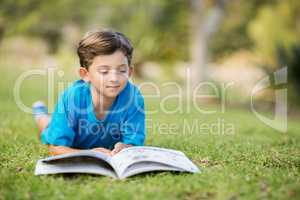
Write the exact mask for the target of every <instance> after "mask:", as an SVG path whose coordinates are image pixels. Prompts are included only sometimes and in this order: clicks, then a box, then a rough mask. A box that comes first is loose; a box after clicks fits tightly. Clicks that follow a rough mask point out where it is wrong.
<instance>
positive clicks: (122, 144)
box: [110, 142, 132, 156]
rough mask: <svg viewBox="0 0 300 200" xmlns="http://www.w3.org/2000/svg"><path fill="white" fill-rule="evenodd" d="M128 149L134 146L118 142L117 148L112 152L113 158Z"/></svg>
mask: <svg viewBox="0 0 300 200" xmlns="http://www.w3.org/2000/svg"><path fill="white" fill-rule="evenodd" d="M127 147H132V145H130V144H124V143H122V142H118V143H116V144H115V148H114V149H113V150H112V151H111V153H110V154H111V156H113V155H115V154H117V153H118V152H120V151H121V150H122V149H124V148H127Z"/></svg>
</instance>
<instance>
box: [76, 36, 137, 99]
mask: <svg viewBox="0 0 300 200" xmlns="http://www.w3.org/2000/svg"><path fill="white" fill-rule="evenodd" d="M132 53H133V47H132V45H131V43H130V41H129V39H128V38H127V37H126V36H125V35H124V34H122V33H120V32H116V31H112V30H101V31H95V32H92V33H88V34H86V35H85V36H84V37H83V38H82V39H81V41H80V42H79V45H78V48H77V54H78V56H79V60H80V65H81V67H80V69H79V74H80V76H81V78H82V79H84V80H85V81H89V82H90V83H91V85H92V86H93V88H94V89H95V90H96V91H97V92H98V93H99V94H100V95H103V96H106V97H116V96H117V95H118V94H119V93H120V92H121V91H122V90H123V89H124V87H125V85H126V83H127V80H128V78H129V77H130V76H131V74H132V67H131V59H132Z"/></svg>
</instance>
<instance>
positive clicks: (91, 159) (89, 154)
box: [35, 150, 116, 177]
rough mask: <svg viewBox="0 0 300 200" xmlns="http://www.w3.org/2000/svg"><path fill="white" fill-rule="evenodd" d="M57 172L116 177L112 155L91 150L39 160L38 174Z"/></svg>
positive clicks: (36, 172) (36, 170)
mask: <svg viewBox="0 0 300 200" xmlns="http://www.w3.org/2000/svg"><path fill="white" fill-rule="evenodd" d="M57 173H91V174H101V175H108V176H111V177H116V173H115V171H114V169H113V167H112V166H111V157H110V156H107V155H105V154H103V153H101V152H96V151H91V150H86V151H84V150H83V151H78V152H73V153H68V154H62V155H58V156H50V157H48V158H45V159H41V160H39V161H38V162H37V165H36V169H35V174H36V175H45V174H57Z"/></svg>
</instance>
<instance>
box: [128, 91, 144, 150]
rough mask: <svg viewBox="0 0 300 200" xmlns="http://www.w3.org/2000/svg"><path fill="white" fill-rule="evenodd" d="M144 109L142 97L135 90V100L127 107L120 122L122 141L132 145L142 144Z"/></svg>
mask: <svg viewBox="0 0 300 200" xmlns="http://www.w3.org/2000/svg"><path fill="white" fill-rule="evenodd" d="M145 132H146V129H145V110H144V98H143V96H142V95H141V94H140V92H137V94H136V98H135V101H134V102H133V104H132V105H131V106H130V107H129V108H128V112H127V115H126V118H125V120H124V122H123V124H122V142H123V143H124V144H131V145H134V146H142V145H144V141H145V134H146V133H145Z"/></svg>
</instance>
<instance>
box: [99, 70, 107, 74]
mask: <svg viewBox="0 0 300 200" xmlns="http://www.w3.org/2000/svg"><path fill="white" fill-rule="evenodd" d="M99 72H100V73H101V74H107V73H108V70H100V71H99Z"/></svg>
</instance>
